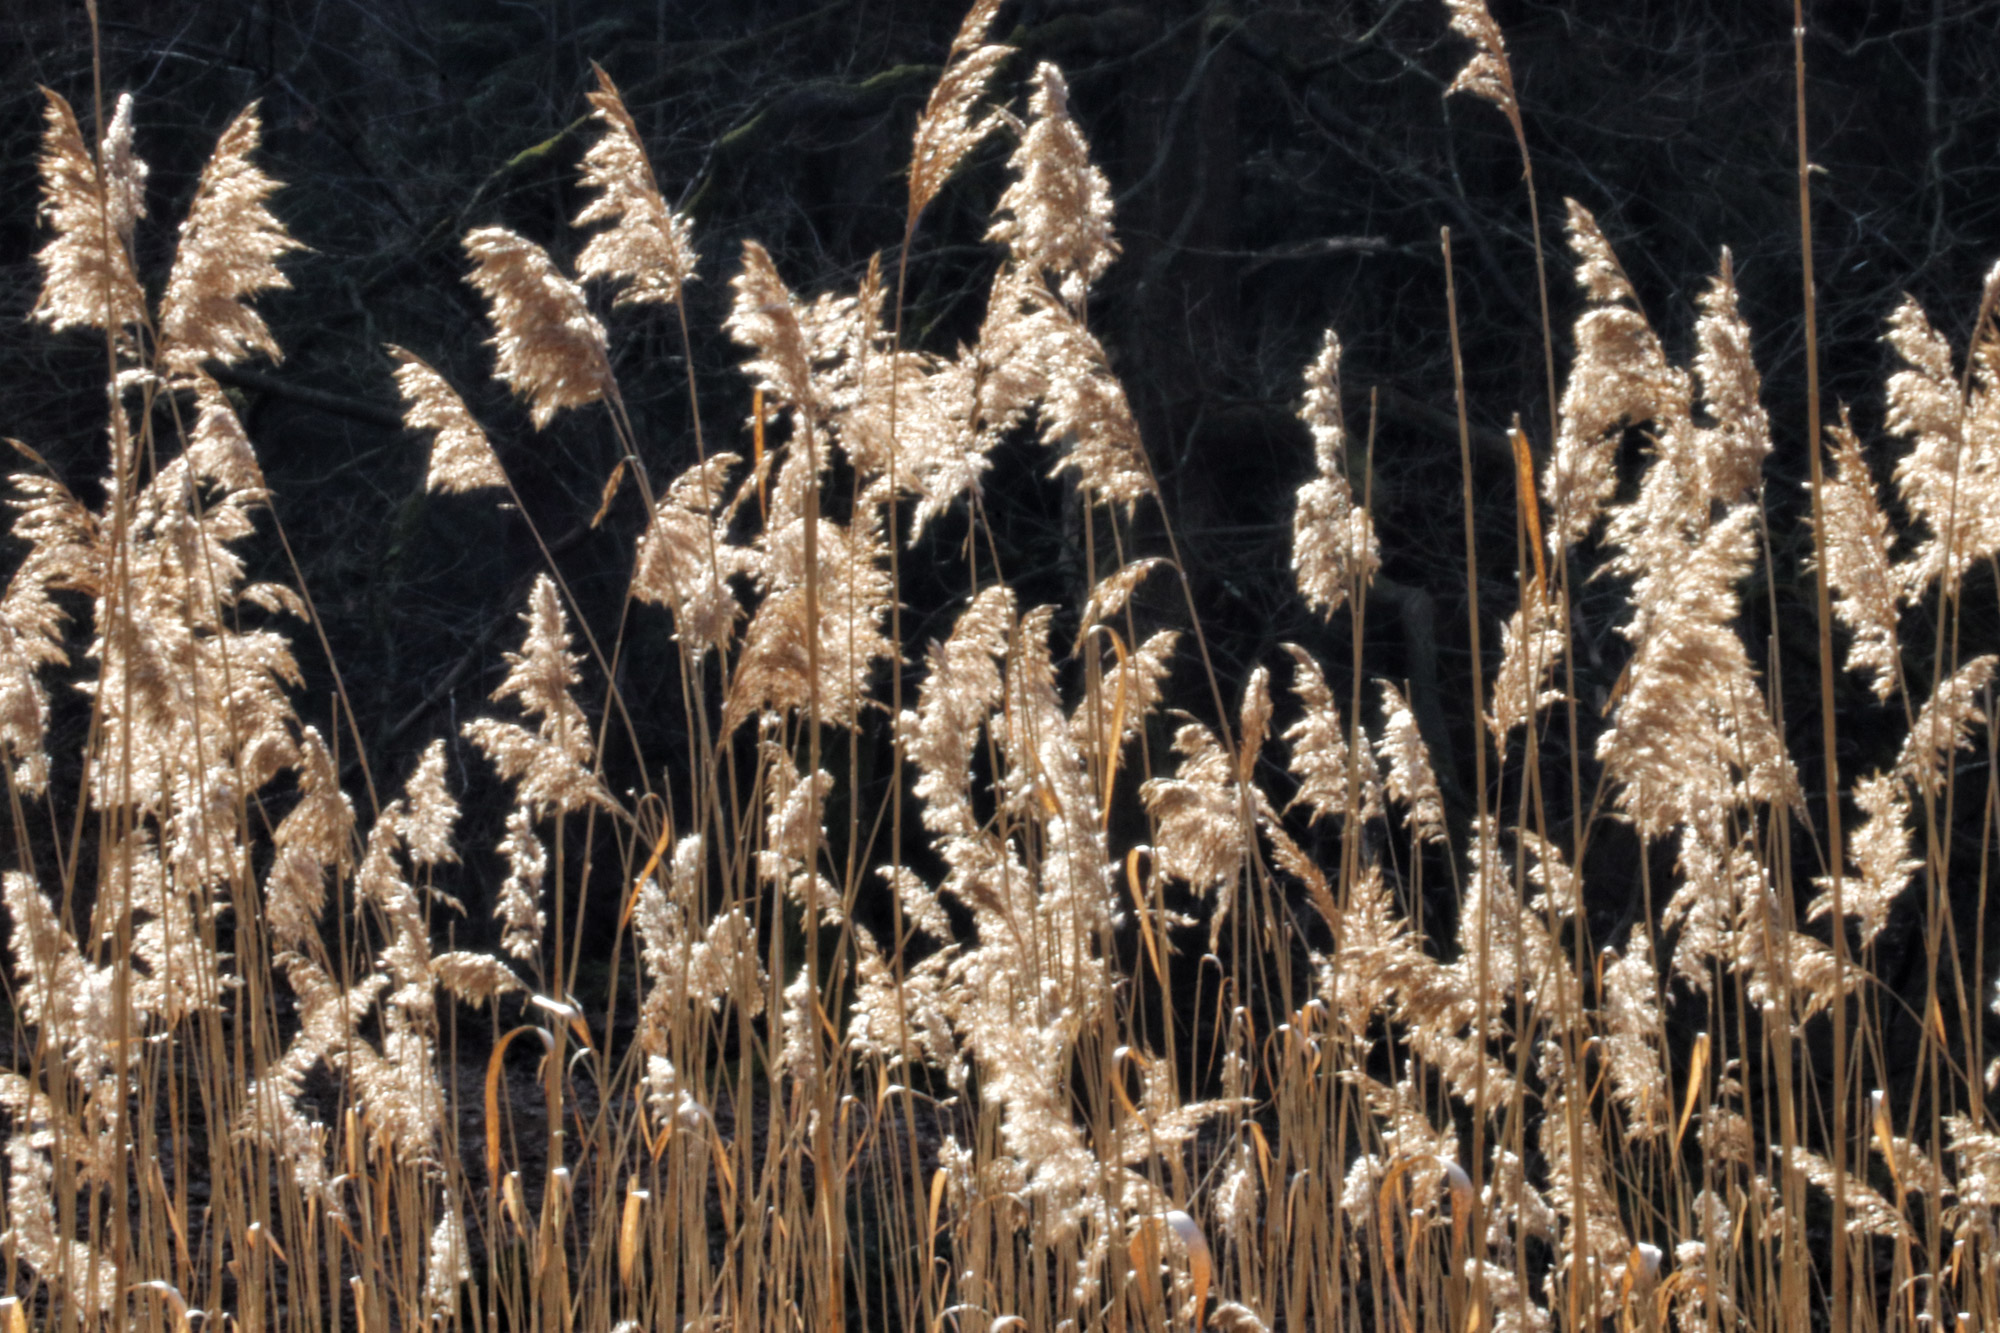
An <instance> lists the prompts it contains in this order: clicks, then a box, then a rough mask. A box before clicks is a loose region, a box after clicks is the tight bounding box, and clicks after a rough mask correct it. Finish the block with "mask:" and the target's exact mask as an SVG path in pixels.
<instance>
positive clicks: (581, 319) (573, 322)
mask: <svg viewBox="0 0 2000 1333" xmlns="http://www.w3.org/2000/svg"><path fill="white" fill-rule="evenodd" d="M465 252H466V253H467V254H468V255H470V256H472V260H473V263H474V265H475V267H474V268H473V270H472V273H471V274H470V275H469V276H468V277H467V278H466V281H468V282H470V283H471V284H472V285H473V286H474V287H476V288H477V289H478V290H479V294H480V295H481V296H483V297H485V298H486V308H487V314H488V317H489V319H490V320H491V322H492V324H493V337H492V338H491V339H489V340H488V343H489V345H490V346H491V347H492V348H493V350H494V354H495V364H494V370H493V373H494V374H495V375H496V376H498V377H499V378H500V379H501V380H503V381H504V382H506V383H507V384H508V385H509V386H510V387H511V388H512V389H513V390H514V392H515V393H517V394H519V395H520V396H521V397H523V398H525V399H527V400H528V414H529V416H530V417H532V418H533V420H534V423H535V427H536V428H537V429H541V428H542V427H545V426H547V425H548V424H549V422H550V421H551V420H553V419H554V418H555V414H556V413H557V412H559V411H561V410H562V409H563V408H566V407H583V406H585V405H587V404H589V403H594V402H596V401H597V400H598V399H600V398H602V397H603V396H604V394H605V391H606V390H607V389H608V388H609V387H610V384H611V362H610V360H609V357H608V355H607V353H606V351H605V341H604V326H603V325H602V324H600V323H598V322H597V316H595V315H593V314H591V313H590V308H589V307H588V306H587V305H586V304H585V303H584V299H583V292H582V290H581V289H580V288H578V287H577V285H576V284H575V283H573V282H571V281H570V280H569V279H568V278H566V277H564V276H563V275H562V272H561V270H559V269H558V268H557V267H556V264H555V261H554V260H553V259H551V258H549V255H548V252H547V251H546V250H544V249H542V247H541V246H539V245H536V244H535V243H534V242H533V241H530V240H528V239H527V238H526V237H523V236H518V235H516V234H515V233H513V232H511V231H509V230H507V229H506V228H505V227H480V228H478V229H476V230H474V231H469V232H467V233H466V234H465Z"/></svg>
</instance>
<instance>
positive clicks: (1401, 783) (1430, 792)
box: [1375, 680, 1448, 843]
mask: <svg viewBox="0 0 2000 1333" xmlns="http://www.w3.org/2000/svg"><path fill="white" fill-rule="evenodd" d="M1379 684H1380V685H1381V686H1382V716H1383V722H1382V735H1381V738H1380V739H1379V740H1377V741H1376V742H1375V749H1376V753H1377V754H1379V755H1380V756H1381V757H1382V760H1383V762H1384V763H1386V764H1387V765H1388V766H1389V782H1388V791H1389V797H1390V799H1391V800H1394V801H1399V802H1401V803H1402V805H1403V806H1404V807H1405V808H1406V809H1407V810H1408V811H1409V813H1410V822H1411V824H1412V826H1413V828H1414V830H1415V832H1416V836H1417V837H1418V838H1419V839H1421V840H1422V841H1424V842H1434V843H1443V842H1446V841H1447V840H1448V835H1447V834H1446V832H1445V822H1444V796H1443V794H1442V793H1441V792H1440V791H1439V790H1438V780H1437V773H1436V771H1435V770H1433V769H1432V767H1431V752H1430V747H1429V746H1428V745H1425V744H1424V737H1423V733H1422V731H1421V730H1420V729H1419V728H1418V726H1417V717H1416V714H1415V713H1413V712H1411V711H1410V705H1409V703H1408V701H1407V700H1405V699H1404V698H1403V692H1402V691H1401V690H1399V689H1397V688H1396V687H1395V686H1394V685H1392V684H1390V683H1389V682H1388V681H1386V680H1385V681H1381V682H1379Z"/></svg>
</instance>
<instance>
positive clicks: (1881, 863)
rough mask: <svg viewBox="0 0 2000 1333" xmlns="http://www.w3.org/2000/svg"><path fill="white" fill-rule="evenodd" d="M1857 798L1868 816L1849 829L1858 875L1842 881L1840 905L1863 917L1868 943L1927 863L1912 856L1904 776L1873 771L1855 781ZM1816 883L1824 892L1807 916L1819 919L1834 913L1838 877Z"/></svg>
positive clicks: (1863, 933) (1864, 938) (1850, 849)
mask: <svg viewBox="0 0 2000 1333" xmlns="http://www.w3.org/2000/svg"><path fill="white" fill-rule="evenodd" d="M1853 797H1854V804H1855V805H1856V806H1857V807H1858V808H1859V809H1860V811H1861V813H1862V814H1863V815H1865V816H1866V818H1865V819H1863V820H1862V821H1861V824H1860V826H1859V827H1858V828H1851V829H1850V830H1849V831H1848V836H1847V849H1848V852H1849V854H1850V855H1851V856H1852V858H1853V861H1854V868H1855V870H1856V872H1858V873H1855V874H1852V875H1849V876H1847V877H1846V878H1844V879H1843V881H1842V883H1841V886H1840V887H1841V906H1842V909H1843V910H1844V911H1845V913H1846V914H1847V915H1848V916H1853V917H1859V918H1860V919H1861V943H1862V944H1863V945H1864V946H1866V945H1869V944H1873V943H1874V942H1875V937H1876V936H1877V935H1880V934H1881V933H1882V929H1883V927H1884V926H1886V925H1888V924H1889V909H1890V908H1891V907H1892V906H1894V904H1895V901H1896V899H1897V898H1898V897H1899V896H1900V895H1901V894H1902V892H1903V890H1904V889H1905V888H1907V887H1908V886H1909V883H1910V877H1911V876H1912V875H1914V874H1916V873H1917V871H1919V870H1921V869H1923V862H1922V861H1919V860H1916V859H1915V858H1913V857H1912V856H1911V855H1910V842H1911V837H1912V835H1913V833H1914V830H1913V829H1912V828H1911V827H1910V792H1909V787H1908V786H1907V785H1906V784H1905V780H1904V779H1903V778H1902V777H1901V776H1899V775H1897V774H1892V773H1871V774H1869V775H1868V776H1867V777H1865V778H1863V779H1861V780H1860V781H1859V782H1857V783H1855V784H1854V791H1853ZM1813 883H1814V884H1815V885H1816V886H1817V887H1818V888H1819V890H1820V892H1819V895H1818V896H1817V897H1815V898H1814V899H1813V900H1812V903H1811V905H1810V906H1809V907H1808V908H1807V909H1806V917H1807V919H1808V920H1812V921H1817V920H1819V919H1820V918H1821V917H1824V916H1827V915H1830V914H1831V913H1832V911H1833V881H1832V880H1831V879H1830V878H1829V877H1827V876H1824V875H1822V876H1819V877H1817V878H1815V879H1814V880H1813Z"/></svg>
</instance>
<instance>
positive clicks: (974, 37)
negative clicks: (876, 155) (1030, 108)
mask: <svg viewBox="0 0 2000 1333" xmlns="http://www.w3.org/2000/svg"><path fill="white" fill-rule="evenodd" d="M1001 3H1002V0H977V3H975V4H974V5H973V6H972V8H971V10H969V11H968V12H967V13H966V16H965V20H964V22H962V23H961V24H960V25H959V29H958V35H957V36H956V37H954V38H953V39H952V43H951V52H950V54H949V55H948V56H947V57H946V58H945V68H944V73H943V74H942V75H941V76H940V77H939V79H938V81H937V86H936V87H934V88H932V89H931V95H930V99H929V100H928V101H927V102H926V103H925V104H924V110H923V114H922V115H920V116H918V117H917V131H916V140H915V143H914V144H913V145H912V146H911V151H910V206H909V215H908V216H909V224H910V225H912V226H914V225H915V223H916V219H917V215H918V214H920V213H922V212H923V211H924V209H925V208H927V207H928V206H929V205H930V202H931V200H933V199H935V198H936V197H937V192H938V191H939V190H941V189H943V188H944V183H945V181H946V180H948V179H950V177H951V173H952V172H953V170H955V169H956V168H957V166H958V164H959V162H960V161H961V160H963V159H964V157H965V155H966V154H967V153H969V152H971V151H972V150H973V149H974V148H976V147H978V146H979V142H980V140H982V139H984V138H985V137H986V136H987V135H988V134H990V133H992V131H993V128H994V126H996V125H997V124H999V123H1000V115H999V113H998V112H989V113H987V114H986V115H985V116H982V117H980V118H979V119H978V120H977V121H974V120H973V119H972V107H973V103H975V102H977V101H978V100H979V99H980V97H981V96H983V95H984V94H985V92H986V84H987V82H988V80H990V79H991V78H992V77H993V72H994V71H995V70H996V69H998V68H999V66H1000V62H1001V61H1003V60H1005V59H1006V58H1007V57H1008V56H1010V55H1012V54H1013V53H1014V48H1013V47H1011V46H998V45H993V44H989V43H988V42H987V41H986V33H987V29H989V28H991V27H992V26H993V19H994V17H995V16H996V15H997V14H998V13H999V12H1000V5H1001Z"/></svg>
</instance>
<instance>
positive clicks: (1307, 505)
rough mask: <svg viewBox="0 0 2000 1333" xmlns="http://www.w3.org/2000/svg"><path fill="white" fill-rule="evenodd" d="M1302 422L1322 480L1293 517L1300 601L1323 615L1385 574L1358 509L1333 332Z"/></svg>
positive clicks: (1308, 488) (1315, 365) (1311, 381)
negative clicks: (1378, 574) (1350, 478)
mask: <svg viewBox="0 0 2000 1333" xmlns="http://www.w3.org/2000/svg"><path fill="white" fill-rule="evenodd" d="M1305 380H1306V395H1305V404H1304V406H1303V407H1302V408H1301V409H1300V411H1299V419H1300V420H1301V421H1303V422H1305V424H1306V429H1307V430H1309V431H1310V432H1312V438H1313V458H1314V462H1315V464H1316V465H1317V468H1318V475H1317V476H1316V477H1314V478H1313V479H1312V480H1310V481H1308V482H1306V483H1305V484H1304V485H1303V486H1301V487H1299V492H1298V508H1297V510H1296V511H1295V512H1294V514H1293V516H1292V569H1293V571H1294V573H1295V574H1296V575H1297V579H1298V587H1299V595H1300V596H1302V597H1304V598H1305V599H1306V605H1307V606H1309V607H1311V608H1312V609H1313V610H1316V611H1318V612H1319V613H1320V614H1321V615H1323V616H1329V617H1330V616H1332V615H1333V613H1334V612H1336V611H1338V610H1339V609H1340V608H1341V607H1342V606H1343V605H1345V604H1346V602H1347V597H1348V594H1349V592H1350V591H1352V590H1353V589H1354V588H1355V586H1356V584H1357V581H1358V583H1359V586H1360V587H1362V588H1366V587H1367V585H1368V583H1369V581H1370V580H1371V579H1372V578H1373V577H1374V575H1375V571H1376V570H1377V569H1379V568H1380V567H1381V564H1382V554H1381V549H1380V547H1379V546H1378V545H1377V543H1376V539H1375V527H1374V524H1373V523H1372V522H1371V521H1370V519H1369V516H1368V511H1367V510H1365V509H1363V508H1361V507H1360V506H1359V505H1357V504H1355V503H1354V489H1353V487H1352V486H1350V485H1349V484H1348V480H1347V465H1346V454H1347V427H1346V422H1345V418H1344V416H1343V414H1342V412H1341V410H1340V339H1339V338H1338V337H1337V336H1336V335H1335V333H1334V332H1333V330H1332V329H1328V330H1327V331H1326V333H1325V335H1324V337H1323V338H1322V339H1321V341H1320V349H1319V352H1318V354H1317V355H1316V356H1314V357H1313V359H1312V361H1311V363H1310V364H1308V365H1307V366H1306V372H1305Z"/></svg>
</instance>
